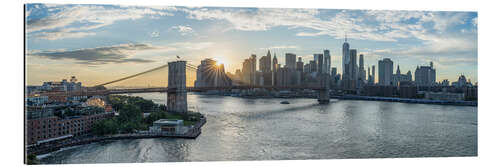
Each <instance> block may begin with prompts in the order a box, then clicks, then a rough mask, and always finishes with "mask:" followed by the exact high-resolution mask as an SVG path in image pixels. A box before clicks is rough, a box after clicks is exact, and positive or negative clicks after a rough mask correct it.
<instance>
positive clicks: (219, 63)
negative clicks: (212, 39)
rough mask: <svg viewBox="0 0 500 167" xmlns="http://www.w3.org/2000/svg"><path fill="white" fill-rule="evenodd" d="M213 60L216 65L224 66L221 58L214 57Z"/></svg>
mask: <svg viewBox="0 0 500 167" xmlns="http://www.w3.org/2000/svg"><path fill="white" fill-rule="evenodd" d="M214 60H215V62H216V63H217V65H218V66H220V65H222V64H226V61H225V59H223V58H220V57H215V58H214Z"/></svg>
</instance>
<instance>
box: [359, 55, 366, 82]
mask: <svg viewBox="0 0 500 167" xmlns="http://www.w3.org/2000/svg"><path fill="white" fill-rule="evenodd" d="M358 71H359V75H358V76H359V80H360V81H361V83H364V82H365V81H366V71H365V64H364V55H363V54H360V55H359V70H358Z"/></svg>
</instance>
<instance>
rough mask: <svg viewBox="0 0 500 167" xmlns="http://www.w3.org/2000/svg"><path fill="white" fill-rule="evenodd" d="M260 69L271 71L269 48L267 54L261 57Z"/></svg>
mask: <svg viewBox="0 0 500 167" xmlns="http://www.w3.org/2000/svg"><path fill="white" fill-rule="evenodd" d="M259 70H260V71H261V72H271V70H272V68H271V52H270V51H269V50H267V55H266V56H262V57H261V58H260V59H259Z"/></svg>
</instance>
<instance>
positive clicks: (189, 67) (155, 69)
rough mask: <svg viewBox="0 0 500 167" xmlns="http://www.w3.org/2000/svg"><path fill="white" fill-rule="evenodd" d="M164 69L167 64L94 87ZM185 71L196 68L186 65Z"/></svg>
mask: <svg viewBox="0 0 500 167" xmlns="http://www.w3.org/2000/svg"><path fill="white" fill-rule="evenodd" d="M166 67H168V64H165V65H161V66H159V67H156V68H153V69H150V70H147V71H143V72H140V73H137V74H134V75H129V76H126V77H123V78H120V79H116V80H113V81H109V82H106V83H102V84H99V85H95V86H94V87H98V86H104V85H109V84H112V83H116V82H120V81H123V80H127V79H130V78H134V77H137V76H140V75H143V74H147V73H150V72H153V71H157V70H160V69H163V68H166ZM186 69H188V70H192V71H196V70H197V69H198V68H196V66H194V65H192V64H186Z"/></svg>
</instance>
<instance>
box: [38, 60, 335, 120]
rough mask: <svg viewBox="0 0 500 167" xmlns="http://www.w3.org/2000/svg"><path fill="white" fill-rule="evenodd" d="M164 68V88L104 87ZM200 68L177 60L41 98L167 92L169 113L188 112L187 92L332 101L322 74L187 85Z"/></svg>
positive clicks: (327, 84)
mask: <svg viewBox="0 0 500 167" xmlns="http://www.w3.org/2000/svg"><path fill="white" fill-rule="evenodd" d="M162 69H167V70H168V78H167V86H165V87H146V88H111V89H106V88H105V87H104V86H106V85H111V84H113V83H117V82H122V81H125V80H130V79H132V78H137V77H139V76H141V75H146V74H148V73H152V72H155V71H159V70H162ZM197 70H198V68H197V67H196V66H195V65H192V64H189V63H187V62H186V61H183V60H178V61H172V62H169V63H168V64H165V65H161V66H159V67H156V68H152V69H149V70H146V71H143V72H140V73H136V74H133V75H129V76H126V77H122V78H118V79H115V80H112V81H108V82H104V83H102V84H97V85H95V86H93V87H90V89H81V90H78V91H66V92H43V93H40V95H43V96H66V97H71V96H105V95H110V94H128V93H149V92H166V93H167V109H168V110H169V111H176V112H185V111H187V98H186V96H187V92H204V91H210V90H233V89H240V90H242V89H255V88H260V89H267V90H290V89H294V90H297V89H310V90H316V91H318V96H317V98H318V102H319V103H328V102H329V101H330V95H329V92H330V87H329V82H328V81H329V76H328V75H323V76H319V82H318V83H317V84H315V85H314V86H307V85H289V86H278V85H274V86H269V85H256V84H248V83H241V82H238V81H233V83H232V84H220V86H189V87H188V86H186V72H187V71H190V72H196V71H197ZM204 70H214V69H204ZM211 77H220V75H217V74H216V75H213V76H211Z"/></svg>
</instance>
